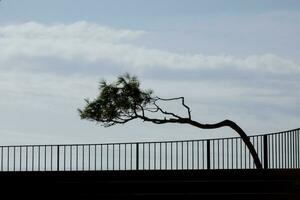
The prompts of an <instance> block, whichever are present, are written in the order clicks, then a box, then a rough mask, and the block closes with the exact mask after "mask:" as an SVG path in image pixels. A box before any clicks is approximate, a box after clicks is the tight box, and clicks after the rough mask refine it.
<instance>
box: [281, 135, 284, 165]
mask: <svg viewBox="0 0 300 200" xmlns="http://www.w3.org/2000/svg"><path fill="white" fill-rule="evenodd" d="M280 138H281V139H280V142H281V158H280V161H281V168H284V165H283V164H284V162H283V159H284V157H283V152H284V149H283V134H280Z"/></svg>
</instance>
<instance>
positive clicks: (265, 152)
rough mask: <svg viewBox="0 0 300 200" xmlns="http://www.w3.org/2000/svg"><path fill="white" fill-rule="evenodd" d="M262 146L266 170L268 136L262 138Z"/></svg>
mask: <svg viewBox="0 0 300 200" xmlns="http://www.w3.org/2000/svg"><path fill="white" fill-rule="evenodd" d="M263 146H264V168H265V169H268V135H264V136H263Z"/></svg>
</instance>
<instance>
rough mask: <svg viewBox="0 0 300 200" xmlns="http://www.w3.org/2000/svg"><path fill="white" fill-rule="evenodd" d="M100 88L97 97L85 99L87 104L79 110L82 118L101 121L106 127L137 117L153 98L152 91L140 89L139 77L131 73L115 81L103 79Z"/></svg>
mask: <svg viewBox="0 0 300 200" xmlns="http://www.w3.org/2000/svg"><path fill="white" fill-rule="evenodd" d="M99 90H100V94H99V96H98V97H97V98H96V99H94V100H93V101H90V100H88V99H85V101H86V103H87V105H86V106H85V108H84V109H83V110H81V109H78V110H79V113H80V117H81V118H82V119H88V120H92V121H96V122H100V123H102V125H104V126H106V127H108V126H112V125H114V124H120V123H126V122H128V121H130V120H132V119H135V118H136V113H138V112H140V111H141V109H143V108H144V107H146V106H147V105H148V104H150V102H151V101H152V100H153V98H152V97H151V95H152V91H151V90H147V91H144V90H142V89H140V83H139V81H138V79H137V77H136V76H131V75H129V74H125V75H123V76H120V77H118V80H117V81H116V82H115V83H111V84H108V83H107V82H106V81H102V82H101V83H100V87H99Z"/></svg>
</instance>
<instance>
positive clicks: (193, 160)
mask: <svg viewBox="0 0 300 200" xmlns="http://www.w3.org/2000/svg"><path fill="white" fill-rule="evenodd" d="M192 169H194V141H192Z"/></svg>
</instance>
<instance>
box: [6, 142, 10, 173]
mask: <svg viewBox="0 0 300 200" xmlns="http://www.w3.org/2000/svg"><path fill="white" fill-rule="evenodd" d="M7 171H10V170H9V147H7Z"/></svg>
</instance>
